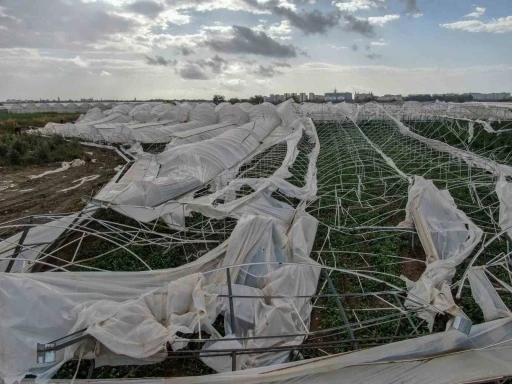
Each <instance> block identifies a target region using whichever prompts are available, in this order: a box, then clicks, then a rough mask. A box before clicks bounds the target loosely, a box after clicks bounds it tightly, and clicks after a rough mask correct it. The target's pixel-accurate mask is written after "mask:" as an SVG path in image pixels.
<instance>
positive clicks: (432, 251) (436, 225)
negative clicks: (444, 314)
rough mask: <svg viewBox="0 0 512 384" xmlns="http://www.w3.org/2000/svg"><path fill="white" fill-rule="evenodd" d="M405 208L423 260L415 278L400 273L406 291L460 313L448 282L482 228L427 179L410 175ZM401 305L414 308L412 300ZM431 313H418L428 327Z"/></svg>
mask: <svg viewBox="0 0 512 384" xmlns="http://www.w3.org/2000/svg"><path fill="white" fill-rule="evenodd" d="M407 209H408V210H409V212H410V217H412V219H413V220H414V225H415V227H416V230H417V232H418V236H419V238H420V240H421V244H422V246H423V249H424V250H425V253H426V263H427V268H426V270H425V272H423V274H422V275H421V277H420V279H419V280H418V281H416V282H412V281H410V280H408V279H407V278H405V277H403V276H402V278H403V279H404V280H405V281H406V283H407V288H408V290H409V292H410V293H411V294H412V295H413V296H414V297H415V298H420V299H422V300H423V301H425V302H427V303H430V304H432V305H433V306H434V307H436V308H438V309H439V310H442V311H448V312H450V313H451V314H453V315H463V313H462V311H461V310H460V309H459V308H458V307H457V306H456V304H455V302H454V300H453V297H452V294H451V290H450V284H451V281H452V278H453V276H454V275H455V268H456V267H457V265H459V264H460V263H461V262H462V261H464V259H466V258H467V257H468V256H469V255H470V254H471V252H472V251H473V249H474V248H475V247H476V246H477V244H478V243H479V242H480V240H481V238H482V235H483V231H482V230H481V229H480V228H478V227H477V226H476V225H475V224H474V223H473V222H472V221H471V220H470V219H469V218H468V217H467V216H466V214H465V213H464V212H462V211H461V210H459V209H457V206H456V205H455V202H454V201H453V198H452V197H451V195H450V193H449V192H448V191H447V190H442V191H440V190H439V189H437V187H436V186H435V185H434V183H433V182H432V181H431V180H425V179H424V178H423V177H421V176H416V177H415V178H414V184H413V186H412V187H411V189H410V190H409V199H408V202H407ZM405 305H406V307H408V308H415V307H417V303H415V302H414V300H408V301H406V303H405ZM435 315H436V313H435V312H433V311H424V312H422V313H420V315H419V316H420V317H422V318H424V319H425V320H426V321H427V323H428V324H429V326H430V329H431V330H432V327H433V323H434V317H435ZM464 316H465V315H464Z"/></svg>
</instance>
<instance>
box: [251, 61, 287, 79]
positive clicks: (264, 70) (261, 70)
mask: <svg viewBox="0 0 512 384" xmlns="http://www.w3.org/2000/svg"><path fill="white" fill-rule="evenodd" d="M253 73H254V74H255V75H256V76H261V77H274V76H277V75H282V74H283V73H282V72H279V71H277V70H275V69H274V68H273V67H272V66H270V65H269V66H267V67H265V66H264V65H261V64H260V66H259V67H258V69H257V70H256V71H254V72H253Z"/></svg>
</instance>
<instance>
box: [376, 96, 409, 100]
mask: <svg viewBox="0 0 512 384" xmlns="http://www.w3.org/2000/svg"><path fill="white" fill-rule="evenodd" d="M377 100H378V101H402V100H403V97H402V95H384V96H380V97H377Z"/></svg>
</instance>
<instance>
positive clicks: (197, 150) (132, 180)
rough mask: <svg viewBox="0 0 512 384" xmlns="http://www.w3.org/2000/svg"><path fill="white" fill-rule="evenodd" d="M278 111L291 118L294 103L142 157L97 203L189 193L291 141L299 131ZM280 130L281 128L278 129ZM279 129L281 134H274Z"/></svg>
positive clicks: (146, 203)
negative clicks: (255, 157) (262, 152)
mask: <svg viewBox="0 0 512 384" xmlns="http://www.w3.org/2000/svg"><path fill="white" fill-rule="evenodd" d="M285 104H286V103H285ZM223 109H224V108H223ZM223 109H221V111H222V110H223ZM279 113H281V115H283V116H285V115H289V114H291V110H290V105H289V104H286V105H283V106H281V107H280V108H279V109H278V110H277V111H276V109H275V107H274V106H267V105H257V106H254V107H253V108H251V110H250V111H249V120H250V122H249V123H247V124H244V125H242V126H239V127H234V128H231V129H229V130H227V131H226V132H224V133H222V134H220V135H218V136H216V137H214V138H212V139H208V140H205V141H200V142H196V143H191V144H185V145H181V146H178V147H173V148H171V149H170V150H168V151H164V152H162V153H160V154H158V155H157V156H153V155H149V154H143V155H141V158H140V160H139V161H137V162H136V163H135V164H134V165H133V166H132V168H131V169H130V171H129V172H127V174H126V175H125V176H124V177H123V178H122V179H121V180H120V181H119V182H118V183H116V184H111V185H109V186H108V188H105V189H104V190H103V191H101V192H100V193H99V194H98V196H96V199H98V200H103V201H108V202H111V203H113V204H120V205H132V206H142V207H155V206H157V205H159V204H161V203H163V202H165V201H169V200H171V199H174V198H176V197H178V196H181V195H183V194H185V193H187V192H190V191H191V190H193V189H195V188H198V187H200V186H202V185H204V184H205V183H207V182H210V181H212V180H213V179H214V178H216V177H217V176H219V175H220V174H221V173H222V172H224V171H228V170H230V169H233V168H235V167H237V166H238V165H240V164H241V162H243V161H246V160H247V159H248V158H250V157H252V156H254V155H255V154H257V153H259V152H261V151H262V150H263V149H265V148H268V147H270V146H272V145H275V144H276V143H277V142H281V141H283V140H286V139H287V137H288V136H289V135H290V134H291V133H293V132H294V131H296V132H297V131H300V129H297V127H293V129H292V127H287V126H284V124H281V121H282V120H281V117H280V114H279ZM292 121H295V120H292ZM278 127H281V130H276V128H278ZM274 130H276V134H275V135H274V136H272V135H271V133H273V131H274Z"/></svg>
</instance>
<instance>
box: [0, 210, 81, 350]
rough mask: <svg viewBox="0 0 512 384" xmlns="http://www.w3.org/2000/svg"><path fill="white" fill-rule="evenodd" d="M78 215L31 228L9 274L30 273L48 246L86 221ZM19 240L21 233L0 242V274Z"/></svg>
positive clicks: (4, 269)
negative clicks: (36, 260)
mask: <svg viewBox="0 0 512 384" xmlns="http://www.w3.org/2000/svg"><path fill="white" fill-rule="evenodd" d="M79 215H80V214H79V213H76V214H72V215H70V216H66V217H64V218H61V219H58V220H54V221H51V222H49V223H46V224H43V225H38V226H33V227H31V228H30V229H29V230H28V232H27V234H26V237H25V239H24V241H23V248H22V249H20V252H19V253H18V256H17V257H16V259H15V261H14V263H13V264H12V267H11V273H17V272H28V271H30V269H31V268H32V266H34V265H35V263H34V260H35V259H36V258H38V257H39V256H40V255H41V253H44V250H45V249H46V248H47V247H48V246H49V245H50V244H52V243H53V242H54V241H55V240H56V239H57V238H58V237H59V236H61V235H62V234H63V233H64V232H65V231H67V230H68V229H69V228H70V227H73V225H72V224H74V225H80V224H81V223H82V222H83V221H84V220H85V219H86V216H84V217H81V218H80V217H79ZM21 238H22V232H20V233H17V234H16V235H13V236H11V237H9V238H8V239H5V240H3V241H1V242H0V258H2V260H0V272H5V271H6V269H7V266H8V265H9V263H10V262H11V260H8V259H7V260H4V258H10V257H12V256H13V255H14V253H15V252H16V248H17V246H18V244H19V243H20V240H21ZM0 345H1V344H0ZM0 360H1V359H0Z"/></svg>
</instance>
